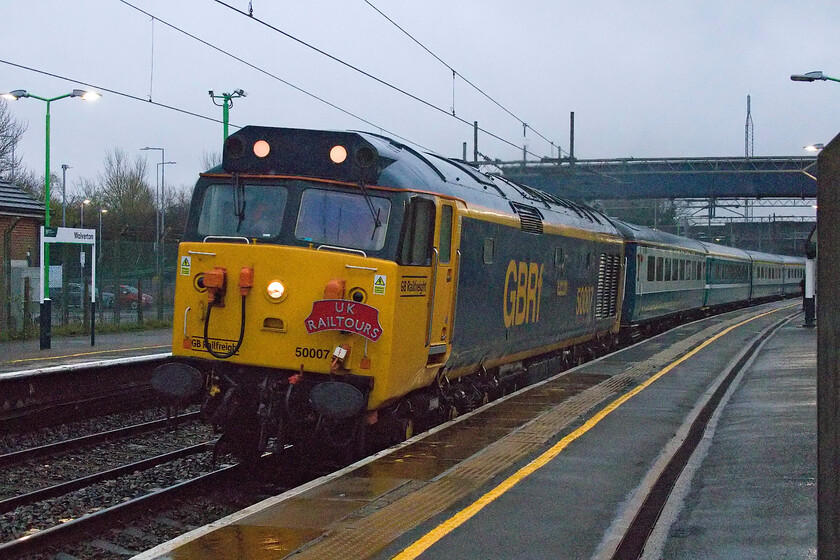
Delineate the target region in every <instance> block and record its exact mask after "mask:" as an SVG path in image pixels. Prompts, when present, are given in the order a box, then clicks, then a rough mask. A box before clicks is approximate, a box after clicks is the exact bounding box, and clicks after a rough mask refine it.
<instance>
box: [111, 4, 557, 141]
mask: <svg viewBox="0 0 840 560" xmlns="http://www.w3.org/2000/svg"><path fill="white" fill-rule="evenodd" d="M213 1H214V2H216V3H217V4H220V5H222V6H224V7H226V8H228V9H229V10H232V11H234V12H236V13H237V14H240V15H242V16H244V17H246V18H248V19H251V20H253V21H255V22H257V23H259V24H260V25H263V26H265V27H267V28H269V29H271V30H272V31H274V32H276V33H279V34H280V35H283V36H284V37H286V38H288V39H291V40H293V41H295V42H296V43H299V44H300V45H303V46H305V47H306V48H308V49H311V50H313V51H315V52H317V53H318V54H321V55H323V56H325V57H327V58H329V59H330V60H332V61H334V62H337V63H339V64H341V65H342V66H345V67H347V68H349V69H351V70H353V71H355V72H358V73H359V74H362V75H363V76H365V77H367V78H370V79H371V80H374V81H375V82H378V83H380V84H382V85H384V86H386V87H388V88H390V89H392V90H394V91H396V92H398V93H401V94H402V95H405V96H407V97H409V98H411V99H413V100H415V101H417V102H418V103H421V104H423V105H425V106H427V107H429V108H430V109H434V110H435V111H438V112H440V113H443V114H444V115H446V116H448V117H451V118H453V119H455V120H457V121H460V122H462V123H464V124H466V125H468V126H470V127H472V126H473V123H471V122H469V121H468V120H467V119H464V118H461V117H459V116H457V115H453V114H452V113H450V112H449V111H447V110H446V109H444V108H443V107H438V106H437V105H435V104H434V103H432V102H430V101H426V100H425V99H423V98H421V97H418V96H416V95H414V94H413V93H410V92H408V91H406V90H404V89H402V88H400V87H398V86H395V85H394V84H392V83H390V82H388V81H386V80H383V79H382V78H379V77H377V76H374V75H373V74H371V73H370V72H366V71H365V70H362V69H361V68H359V67H357V66H354V65H352V64H350V63H349V62H346V61H344V60H342V59H340V58H338V57H337V56H335V55H332V54H330V53H328V52H326V51H324V50H322V49H319V48H318V47H316V46H314V45H312V44H310V43H307V42H306V41H304V40H303V39H298V38H297V37H295V36H294V35H291V34H290V33H287V32H286V31H283V30H282V29H280V28H278V27H276V26H274V25H272V24H270V23H268V22H267V21H264V20H261V19H260V18H258V17H255V16H254V15H252V14H250V13H248V12H246V11H244V10H240V9H239V8H236V7H234V6H231V5H230V4H228V3H227V2H223V1H222V0H213ZM120 2H123V3H125V4H128V2H126V0H120ZM144 13H145V12H144ZM159 21H160V20H159ZM528 128H530V127H528ZM478 130H480V131H481V132H483V133H485V134H487V135H488V136H490V137H491V138H495V139H496V140H498V141H500V142H502V143H504V144H507V145H509V146H512V147H514V148H517V149H519V148H521V147H522V146H520V145H518V144H515V143H514V142H511V141H510V140H506V139H505V138H502V137H501V136H499V135H497V134H495V133H493V132H490V131H489V130H486V129H484V128H481V127H478ZM526 153H528V154H530V155H532V156H534V157H536V158H541V157H542V156H540V155H538V154H535V153H533V152H531V151H528V150H526Z"/></svg>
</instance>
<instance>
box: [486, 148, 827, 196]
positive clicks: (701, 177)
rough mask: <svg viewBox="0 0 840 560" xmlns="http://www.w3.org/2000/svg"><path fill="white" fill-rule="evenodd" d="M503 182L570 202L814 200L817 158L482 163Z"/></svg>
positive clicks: (644, 159) (625, 159)
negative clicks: (530, 187)
mask: <svg viewBox="0 0 840 560" xmlns="http://www.w3.org/2000/svg"><path fill="white" fill-rule="evenodd" d="M486 164H487V165H489V166H495V167H496V168H498V171H497V172H500V173H501V174H502V175H504V176H505V177H508V178H510V179H512V180H514V181H519V182H521V183H524V184H526V185H529V186H532V187H536V188H538V189H541V190H544V191H546V192H549V193H552V194H556V195H558V196H562V197H565V198H570V199H573V200H608V199H622V198H623V199H642V198H670V199H677V198H679V199H685V198H707V199H708V198H711V199H726V198H754V199H762V198H785V199H795V198H801V199H807V198H816V196H817V180H816V177H817V158H816V157H815V156H805V157H793V156H790V157H784V156H782V157H726V158H642V159H637V158H621V159H571V160H570V159H568V158H563V159H559V160H558V159H547V158H544V159H543V160H541V161H539V162H532V161H524V162H523V161H517V162H501V161H496V162H486Z"/></svg>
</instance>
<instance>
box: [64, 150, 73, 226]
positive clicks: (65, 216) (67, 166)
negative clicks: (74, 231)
mask: <svg viewBox="0 0 840 560" xmlns="http://www.w3.org/2000/svg"><path fill="white" fill-rule="evenodd" d="M68 169H72V168H71V167H70V166H69V165H67V164H66V163H62V164H61V227H67V170H68Z"/></svg>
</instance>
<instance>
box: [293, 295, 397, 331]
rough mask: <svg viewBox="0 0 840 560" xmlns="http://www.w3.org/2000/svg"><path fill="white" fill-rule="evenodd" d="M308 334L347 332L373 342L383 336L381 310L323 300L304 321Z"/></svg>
mask: <svg viewBox="0 0 840 560" xmlns="http://www.w3.org/2000/svg"><path fill="white" fill-rule="evenodd" d="M304 325H305V326H306V332H308V333H309V334H313V333H316V332H321V331H347V332H352V333H356V334H358V335H361V336H363V337H365V338H367V339H368V340H370V341H372V342H376V341H377V340H379V337H380V336H381V335H382V325H380V324H379V310H378V309H377V308H375V307H371V306H369V305H365V304H364V303H356V302H352V301H347V300H343V299H322V300H318V301H315V302H313V303H312V313H310V314H309V317H307V318H306V320H304Z"/></svg>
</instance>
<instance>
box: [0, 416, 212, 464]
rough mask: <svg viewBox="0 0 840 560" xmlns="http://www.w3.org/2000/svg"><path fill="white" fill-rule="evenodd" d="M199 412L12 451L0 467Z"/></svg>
mask: <svg viewBox="0 0 840 560" xmlns="http://www.w3.org/2000/svg"><path fill="white" fill-rule="evenodd" d="M199 414H200V413H199V412H189V413H187V414H183V415H181V416H178V417H177V419H161V420H152V421H150V422H144V423H142V424H135V425H133V426H126V427H124V428H115V429H113V430H108V431H106V432H99V433H97V434H90V435H87V436H81V437H77V438H73V439H68V440H64V441H59V442H56V443H49V444H46V445H41V446H38V447H32V448H29V449H22V450H20V451H13V452H11V453H6V454H4V455H0V467H6V466H9V465H13V464H15V463H22V462H23V461H30V460H32V459H39V458H41V457H46V456H50V455H56V454H58V453H62V452H64V451H67V450H68V449H76V448H80V447H87V446H90V445H95V444H97V443H103V442H107V441H112V440H117V439H120V438H123V437H128V436H133V435H137V434H141V433H144V432H152V431H155V430H158V429H161V428H166V427H167V426H169V425H170V424H171V423H172V422H173V421H177V420H192V419H194V418H196V417H198V416H199Z"/></svg>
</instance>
